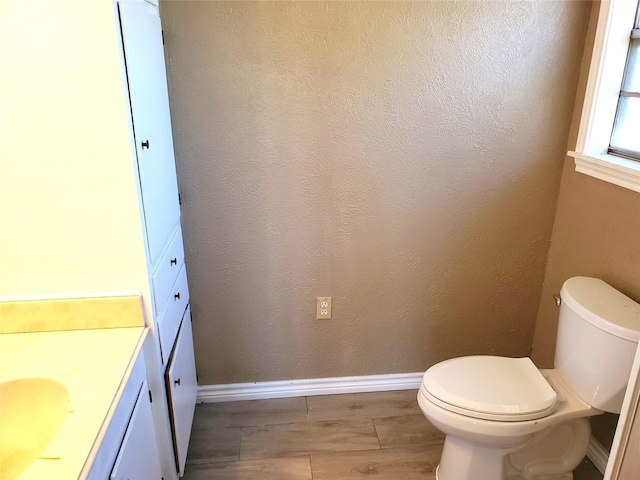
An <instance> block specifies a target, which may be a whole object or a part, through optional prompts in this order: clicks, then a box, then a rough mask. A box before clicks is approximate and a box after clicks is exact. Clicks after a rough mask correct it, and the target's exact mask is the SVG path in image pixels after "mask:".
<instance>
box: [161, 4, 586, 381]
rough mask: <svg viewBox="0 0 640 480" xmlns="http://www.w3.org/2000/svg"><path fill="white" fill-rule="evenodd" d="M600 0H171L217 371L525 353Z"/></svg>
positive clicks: (199, 300) (187, 198)
mask: <svg viewBox="0 0 640 480" xmlns="http://www.w3.org/2000/svg"><path fill="white" fill-rule="evenodd" d="M589 11H590V5H589V3H585V2H573V1H571V2H547V1H542V2H535V1H527V2H522V1H512V2H468V1H465V2H441V1H437V2H299V3H298V2H182V1H181V2H161V15H162V19H163V25H164V30H165V37H166V50H167V54H168V58H169V62H168V65H169V67H168V68H169V84H170V85H169V92H170V97H171V108H172V115H173V124H174V134H175V145H176V154H177V162H178V177H179V184H180V188H181V192H182V194H183V196H184V202H183V207H182V208H183V225H184V233H185V245H186V256H187V264H188V268H189V274H190V289H191V295H192V297H191V298H192V303H193V317H194V334H195V343H196V357H197V365H198V372H199V377H200V383H201V384H213V383H230V382H247V381H266V380H279V379H295V378H315V377H332V376H343V375H367V374H383V373H394V372H412V371H421V370H424V369H426V368H427V367H429V366H430V365H432V364H433V363H435V362H437V361H440V360H443V359H445V358H449V357H452V356H456V355H464V354H477V353H495V354H502V355H514V356H521V355H527V354H528V353H529V350H530V347H531V341H532V335H533V329H534V322H535V318H536V311H537V308H538V303H539V299H540V288H541V285H542V282H543V275H544V265H545V260H546V258H547V251H548V246H549V238H550V235H551V228H552V222H553V215H554V211H555V205H556V198H557V191H558V184H559V180H560V169H561V164H562V159H563V158H564V153H565V149H566V141H567V134H568V128H569V124H570V119H571V112H572V107H573V102H574V98H575V88H576V82H577V74H578V71H579V66H580V59H581V54H582V48H583V42H584V32H585V28H586V24H587V21H588V16H589ZM325 295H328V296H332V297H333V319H332V320H330V321H317V320H315V298H316V296H325Z"/></svg>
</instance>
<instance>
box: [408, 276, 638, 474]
mask: <svg viewBox="0 0 640 480" xmlns="http://www.w3.org/2000/svg"><path fill="white" fill-rule="evenodd" d="M560 298H561V304H560V318H559V321H558V335H557V341H556V351H555V358H554V367H555V368H553V369H550V370H538V368H536V366H535V365H534V364H533V362H532V361H531V360H530V359H529V358H526V357H525V358H507V357H496V356H485V355H476V356H468V357H460V358H453V359H450V360H446V361H444V362H440V363H438V364H436V365H434V366H433V367H431V368H429V370H427V371H426V372H425V374H424V377H423V379H422V383H421V386H420V390H419V392H418V404H419V405H420V408H421V410H422V412H423V413H424V415H425V416H426V417H427V419H428V420H429V421H430V422H431V423H432V424H433V425H435V426H436V427H437V428H438V429H440V430H441V431H442V432H443V433H444V434H445V435H446V438H445V443H444V448H443V451H442V456H441V458H440V464H439V465H438V468H437V470H436V478H437V479H438V480H516V479H532V478H541V479H542V478H544V479H545V480H570V479H572V478H573V474H572V471H573V470H574V469H575V468H576V467H577V466H578V464H579V463H580V461H581V460H582V459H583V458H584V456H585V454H586V452H587V448H588V446H589V441H590V438H591V427H590V424H589V420H588V418H589V417H590V416H592V415H599V414H601V413H603V412H611V413H620V409H621V407H622V401H623V398H624V393H625V390H626V387H627V383H628V381H629V375H630V373H631V365H632V363H633V359H634V356H635V352H636V349H637V346H638V339H639V338H640V304H638V303H636V302H634V301H633V300H631V299H630V298H628V297H627V296H625V295H623V294H622V293H620V292H619V291H617V290H616V289H614V288H613V287H611V286H609V285H608V284H606V283H605V282H603V281H602V280H599V279H597V278H589V277H573V278H570V279H569V280H567V281H566V282H565V283H564V285H563V286H562V290H561V292H560Z"/></svg>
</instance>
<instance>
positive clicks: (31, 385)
mask: <svg viewBox="0 0 640 480" xmlns="http://www.w3.org/2000/svg"><path fill="white" fill-rule="evenodd" d="M68 407H69V391H68V390H67V389H66V388H65V387H64V385H62V384H60V383H58V382H56V381H54V380H49V379H47V378H22V379H19V380H12V381H9V382H3V383H0V465H2V467H1V468H0V480H12V479H14V478H16V477H17V476H18V475H20V474H21V473H22V472H23V471H24V470H25V469H26V468H27V467H29V465H31V463H33V461H34V460H36V459H37V458H38V457H39V456H40V454H41V453H42V451H43V450H44V449H45V448H46V446H47V445H48V444H49V442H50V441H51V440H52V439H53V437H54V436H55V435H56V432H57V431H58V429H59V428H60V425H62V422H63V420H64V419H65V417H66V415H67V409H68Z"/></svg>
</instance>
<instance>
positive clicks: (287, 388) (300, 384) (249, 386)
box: [197, 372, 424, 403]
mask: <svg viewBox="0 0 640 480" xmlns="http://www.w3.org/2000/svg"><path fill="white" fill-rule="evenodd" d="M423 375H424V372H416V373H394V374H390V375H367V376H362V377H334V378H313V379H303V380H283V381H278V382H254V383H230V384H226V385H202V386H199V387H198V398H197V401H198V402H201V403H214V402H231V401H236V400H262V399H265V398H287V397H306V396H310V395H335V394H340V393H361V392H386V391H392V390H412V389H415V390H417V389H418V388H419V387H420V382H421V381H422V376H423Z"/></svg>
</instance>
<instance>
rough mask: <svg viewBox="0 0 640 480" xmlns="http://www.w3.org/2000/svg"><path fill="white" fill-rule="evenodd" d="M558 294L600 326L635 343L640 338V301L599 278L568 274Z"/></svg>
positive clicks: (573, 308) (588, 319)
mask: <svg viewBox="0 0 640 480" xmlns="http://www.w3.org/2000/svg"><path fill="white" fill-rule="evenodd" d="M560 297H561V298H562V301H563V302H564V303H566V304H567V306H568V307H570V308H571V309H572V310H573V311H574V312H576V313H577V314H578V315H580V316H581V317H582V318H584V319H585V320H586V321H588V322H589V323H591V324H592V325H594V326H596V327H597V328H599V329H600V330H603V331H605V332H608V333H610V334H612V335H615V336H616V337H619V338H624V339H626V340H631V341H633V342H636V343H637V342H638V339H640V304H638V303H636V302H634V301H633V300H631V299H630V298H629V297H627V296H626V295H625V294H623V293H621V292H619V291H618V290H616V289H615V288H613V287H612V286H610V285H609V284H607V283H605V282H603V281H602V280H600V279H599V278H591V277H573V278H570V279H568V280H567V281H566V282H564V285H563V286H562V290H560Z"/></svg>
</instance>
